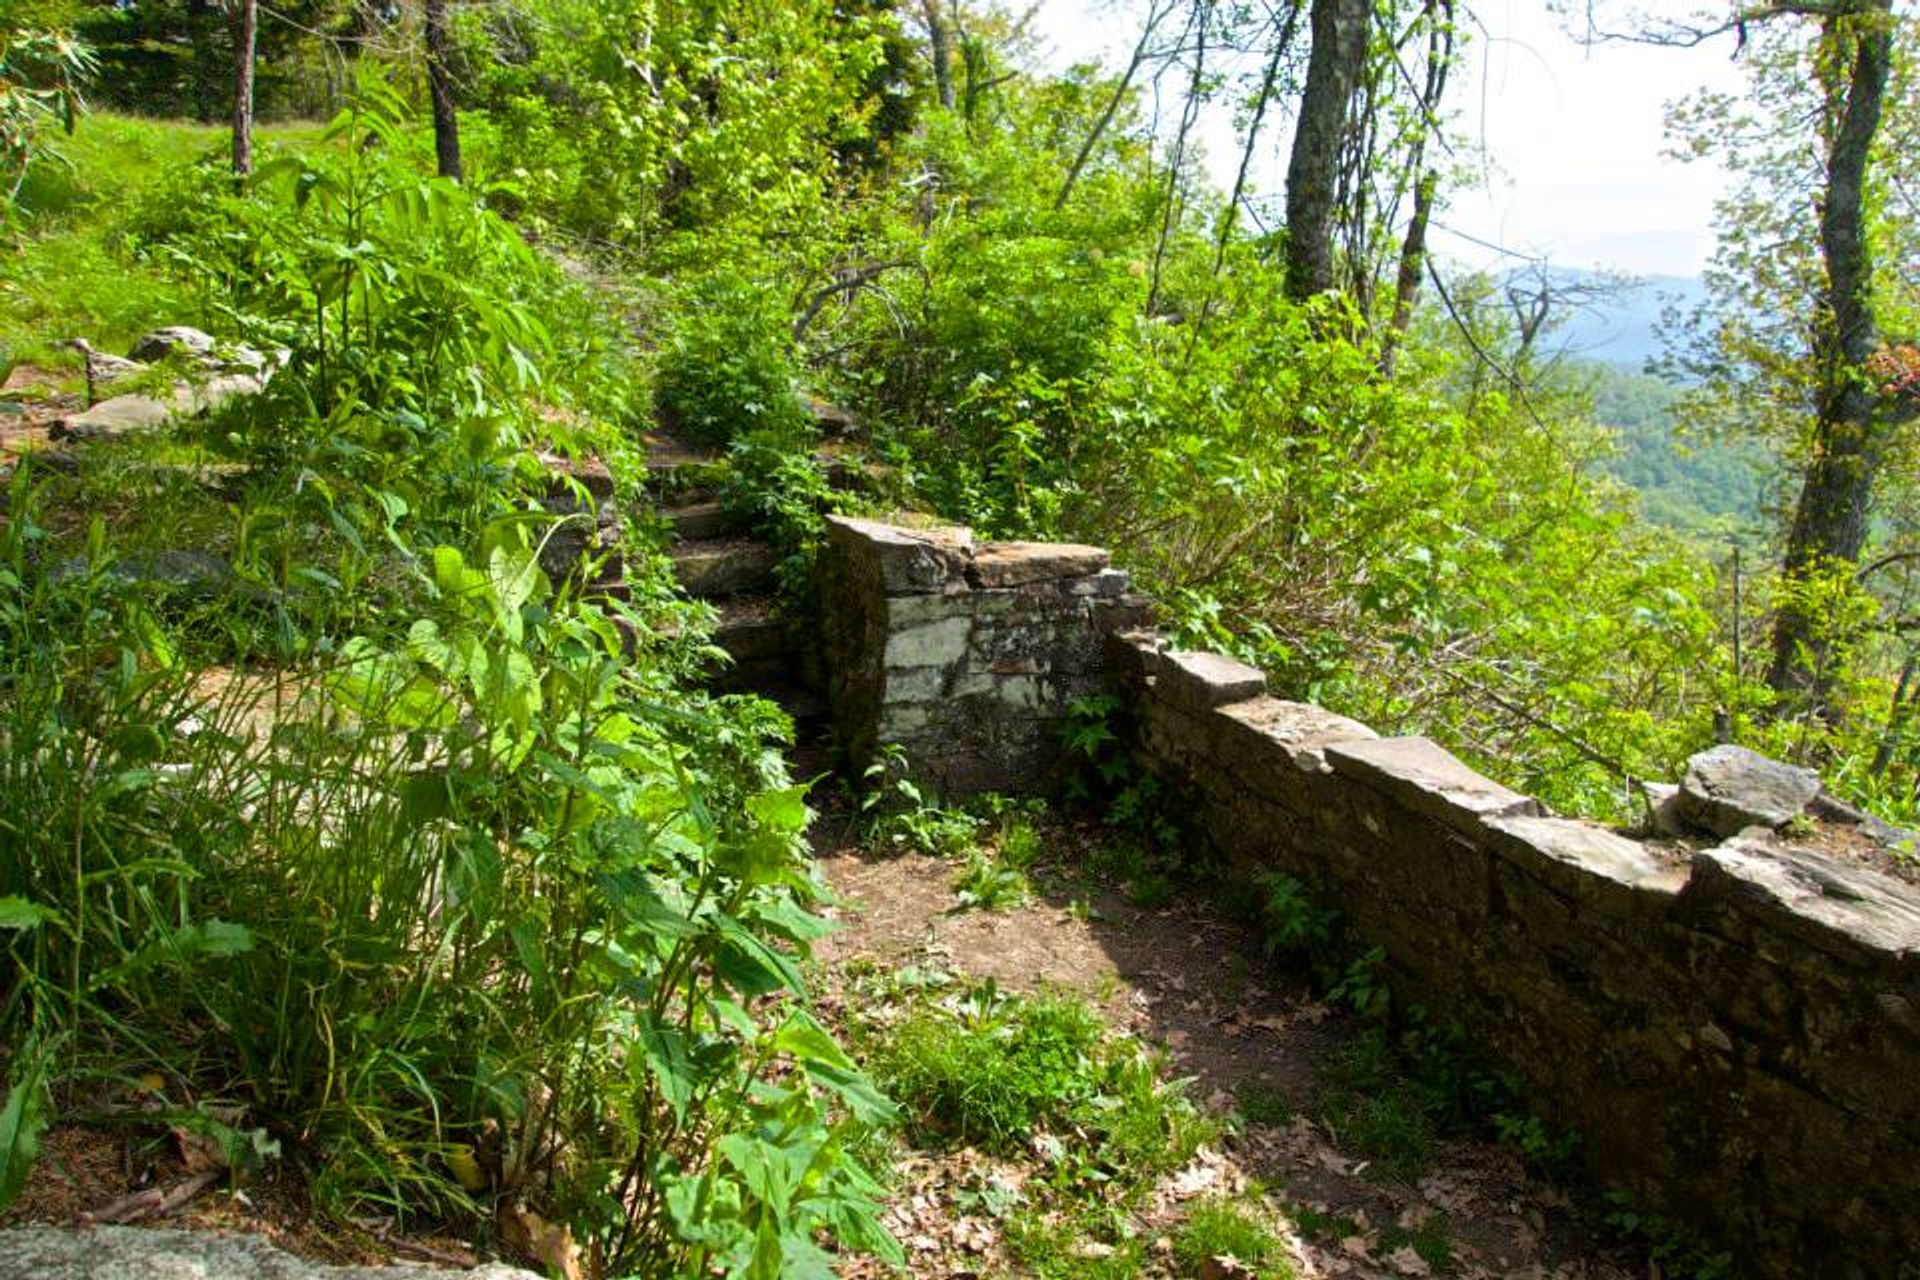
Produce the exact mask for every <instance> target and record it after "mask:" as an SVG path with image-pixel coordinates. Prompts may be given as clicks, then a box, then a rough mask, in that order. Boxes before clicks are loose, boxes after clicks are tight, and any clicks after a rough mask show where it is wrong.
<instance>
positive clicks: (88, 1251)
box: [0, 1227, 537, 1280]
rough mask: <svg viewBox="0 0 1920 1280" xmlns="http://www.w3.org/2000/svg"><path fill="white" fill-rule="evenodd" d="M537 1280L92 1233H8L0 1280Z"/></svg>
mask: <svg viewBox="0 0 1920 1280" xmlns="http://www.w3.org/2000/svg"><path fill="white" fill-rule="evenodd" d="M456 1276H458V1277H463V1278H464V1280H537V1277H536V1276H535V1275H534V1274H533V1273H532V1272H530V1271H522V1270H521V1269H520V1268H518V1267H509V1266H504V1265H502V1264H500V1263H489V1264H488V1265H486V1266H482V1267H476V1268H474V1269H473V1270H471V1271H463V1270H457V1269H453V1268H446V1267H421V1266H393V1267H338V1266H329V1265H327V1264H325V1263H320V1262H312V1261H309V1260H307V1259H305V1258H296V1257H294V1256H293V1255H292V1254H290V1253H287V1252H285V1251H283V1250H280V1249H276V1248H274V1247H273V1246H272V1245H271V1244H269V1243H267V1242H266V1241H265V1240H262V1239H260V1238H259V1237H257V1236H244V1235H213V1234H206V1233H201V1232H195V1231H146V1230H141V1229H140V1228H137V1227H92V1228H88V1229H85V1230H77V1231H70V1230H65V1229H61V1228H55V1227H25V1228H21V1229H19V1230H14V1231H0V1280H449V1278H450V1277H456Z"/></svg>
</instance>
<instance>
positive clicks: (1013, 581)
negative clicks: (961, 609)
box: [967, 542, 1110, 589]
mask: <svg viewBox="0 0 1920 1280" xmlns="http://www.w3.org/2000/svg"><path fill="white" fill-rule="evenodd" d="M1109 561H1110V557H1109V556H1108V555H1107V553H1106V551H1105V550H1104V549H1103V548H1100V547H1087V546H1079V545H1076V544H1074V543H1066V542H988V543H983V544H982V545H981V546H980V547H978V548H977V549H976V550H975V551H974V553H973V565H972V567H971V568H970V569H969V570H968V573H967V576H968V578H969V579H970V580H971V581H972V582H973V584H974V585H975V586H977V587H986V588H989V589H991V588H994V587H1024V586H1028V585H1030V584H1032V583H1036V582H1050V581H1053V580H1054V579H1057V578H1084V577H1087V576H1089V575H1091V574H1096V573H1099V572H1100V571H1101V570H1103V569H1105V568H1106V567H1107V565H1108V563H1109Z"/></svg>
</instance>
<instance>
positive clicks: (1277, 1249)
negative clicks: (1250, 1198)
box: [1173, 1196, 1294, 1280]
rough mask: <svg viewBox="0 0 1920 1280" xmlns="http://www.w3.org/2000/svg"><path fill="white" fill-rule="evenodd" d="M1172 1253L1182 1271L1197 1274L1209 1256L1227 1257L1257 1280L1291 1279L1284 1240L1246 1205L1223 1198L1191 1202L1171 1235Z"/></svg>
mask: <svg viewBox="0 0 1920 1280" xmlns="http://www.w3.org/2000/svg"><path fill="white" fill-rule="evenodd" d="M1173 1256H1174V1257H1175V1258H1176V1259H1178V1260H1179V1262H1180V1264H1181V1266H1182V1267H1183V1268H1185V1271H1186V1274H1189V1275H1193V1274H1198V1273H1199V1272H1200V1270H1201V1269H1202V1268H1203V1267H1204V1266H1205V1265H1206V1262H1207V1260H1208V1259H1209V1258H1218V1257H1228V1258H1232V1259H1234V1260H1235V1261H1237V1262H1239V1263H1241V1264H1242V1265H1244V1266H1246V1267H1248V1268H1251V1270H1252V1274H1253V1275H1254V1276H1256V1277H1258V1280H1293V1274H1294V1272H1293V1267H1292V1266H1291V1265H1290V1264H1289V1263H1288V1261H1287V1251H1286V1245H1285V1243H1284V1242H1283V1241H1282V1240H1281V1239H1280V1237H1279V1236H1278V1235H1276V1234H1275V1233H1274V1231H1273V1229H1272V1228H1271V1227H1270V1226H1268V1225H1267V1224H1266V1223H1265V1222H1262V1221H1261V1219H1260V1217H1259V1215H1257V1214H1256V1213H1254V1212H1253V1211H1251V1210H1250V1209H1249V1208H1248V1206H1246V1205H1244V1204H1241V1203H1239V1202H1237V1201H1234V1200H1229V1199H1225V1198H1223V1197H1218V1196H1216V1197H1211V1198H1208V1199H1205V1200H1198V1201H1195V1202H1194V1203H1193V1204H1191V1205H1189V1206H1188V1208H1187V1218H1186V1221H1185V1222H1182V1223H1181V1224H1180V1228H1179V1230H1177V1231H1175V1232H1174V1234H1173Z"/></svg>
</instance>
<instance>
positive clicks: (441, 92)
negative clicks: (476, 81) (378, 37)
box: [426, 0, 464, 182]
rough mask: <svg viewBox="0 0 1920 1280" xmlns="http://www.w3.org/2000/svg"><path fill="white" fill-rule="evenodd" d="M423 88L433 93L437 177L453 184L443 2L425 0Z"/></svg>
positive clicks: (454, 121) (454, 142)
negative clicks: (448, 180) (425, 83)
mask: <svg viewBox="0 0 1920 1280" xmlns="http://www.w3.org/2000/svg"><path fill="white" fill-rule="evenodd" d="M426 19H427V84H428V86H429V87H430V89H431V90H432V93H433V154H434V158H435V159H436V160H437V161H438V162H439V166H440V176H441V177H443V178H452V179H453V180H454V181H455V182H458V181H460V179H461V178H462V177H463V176H464V175H463V174H462V173H461V171H460V115H459V112H458V111H457V110H456V109H455V107H454V104H453V69H452V67H451V66H450V65H449V61H450V59H449V48H448V45H449V41H448V34H447V0H426Z"/></svg>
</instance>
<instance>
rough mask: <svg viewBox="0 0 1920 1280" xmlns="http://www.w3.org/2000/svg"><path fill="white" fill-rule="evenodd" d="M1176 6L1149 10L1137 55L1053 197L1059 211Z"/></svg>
mask: <svg viewBox="0 0 1920 1280" xmlns="http://www.w3.org/2000/svg"><path fill="white" fill-rule="evenodd" d="M1173 9H1174V6H1173V5H1171V4H1169V5H1168V6H1167V7H1166V8H1165V9H1162V8H1161V7H1160V6H1159V4H1158V3H1155V4H1154V5H1153V6H1152V7H1151V8H1149V9H1148V10H1147V25H1146V26H1145V27H1143V28H1142V29H1141V31H1140V39H1139V40H1138V41H1136V42H1135V43H1134V46H1133V56H1132V57H1131V58H1128V59H1127V69H1126V70H1125V71H1124V72H1122V73H1121V75H1120V82H1119V83H1118V84H1116V85H1114V86H1113V92H1112V94H1110V95H1109V96H1108V98H1107V105H1106V107H1105V108H1104V109H1102V110H1101V112H1100V118H1099V119H1098V120H1095V121H1094V122H1093V128H1092V129H1091V130H1089V131H1088V133H1087V139H1086V141H1085V142H1082V143H1081V144H1080V152H1079V154H1078V155H1076V156H1074V158H1073V165H1072V167H1070V168H1069V169H1068V170H1067V178H1066V181H1065V182H1062V183H1061V184H1060V194H1058V195H1056V196H1055V197H1054V198H1053V207H1054V209H1055V211H1056V212H1057V211H1058V210H1060V209H1062V208H1064V207H1066V203H1067V197H1068V196H1071V195H1072V194H1073V187H1074V184H1075V183H1077V182H1079V181H1080V171H1081V170H1083V169H1085V168H1086V167H1087V161H1088V160H1089V159H1090V158H1091V157H1092V156H1093V149H1094V148H1095V147H1097V146H1099V145H1100V139H1101V138H1103V137H1105V136H1106V133H1107V129H1108V127H1109V126H1110V125H1112V124H1113V117H1114V114H1115V113H1116V112H1118V111H1119V110H1120V104H1121V103H1122V102H1125V101H1126V99H1127V91H1128V90H1129V89H1131V88H1132V87H1133V78H1134V77H1135V76H1136V75H1139V74H1140V68H1141V67H1142V66H1144V65H1146V61H1147V49H1148V47H1149V44H1150V43H1151V41H1152V40H1153V32H1154V29H1155V28H1156V27H1158V26H1159V25H1160V22H1161V20H1162V19H1164V18H1165V17H1166V16H1167V14H1169V13H1172V12H1173Z"/></svg>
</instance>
